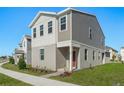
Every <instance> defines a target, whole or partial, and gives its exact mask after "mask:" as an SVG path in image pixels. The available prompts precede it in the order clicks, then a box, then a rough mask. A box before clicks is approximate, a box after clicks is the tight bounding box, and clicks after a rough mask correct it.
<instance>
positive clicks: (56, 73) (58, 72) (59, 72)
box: [41, 69, 64, 78]
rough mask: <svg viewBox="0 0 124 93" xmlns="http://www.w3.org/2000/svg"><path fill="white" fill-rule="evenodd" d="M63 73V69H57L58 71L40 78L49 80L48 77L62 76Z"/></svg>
mask: <svg viewBox="0 0 124 93" xmlns="http://www.w3.org/2000/svg"><path fill="white" fill-rule="evenodd" d="M63 73H64V69H58V71H57V72H55V73H51V74H46V75H42V76H41V77H44V78H49V77H52V76H58V75H60V74H63Z"/></svg>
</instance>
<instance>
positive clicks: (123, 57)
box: [121, 49, 124, 61]
mask: <svg viewBox="0 0 124 93" xmlns="http://www.w3.org/2000/svg"><path fill="white" fill-rule="evenodd" d="M121 60H122V61H124V49H121Z"/></svg>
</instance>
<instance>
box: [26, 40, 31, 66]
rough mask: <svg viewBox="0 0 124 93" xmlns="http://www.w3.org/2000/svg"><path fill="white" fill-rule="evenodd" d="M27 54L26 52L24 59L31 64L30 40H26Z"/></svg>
mask: <svg viewBox="0 0 124 93" xmlns="http://www.w3.org/2000/svg"><path fill="white" fill-rule="evenodd" d="M26 44H27V54H26V60H27V64H31V40H27V43H26Z"/></svg>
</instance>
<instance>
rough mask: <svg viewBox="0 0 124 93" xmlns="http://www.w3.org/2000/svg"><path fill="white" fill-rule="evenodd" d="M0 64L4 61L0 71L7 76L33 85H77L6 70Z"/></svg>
mask: <svg viewBox="0 0 124 93" xmlns="http://www.w3.org/2000/svg"><path fill="white" fill-rule="evenodd" d="M2 64H4V63H0V73H3V74H5V75H7V76H10V77H12V78H15V79H17V80H21V81H23V82H26V83H29V84H31V85H34V86H78V85H75V84H71V83H66V82H61V81H57V80H51V79H47V78H43V77H38V76H33V75H29V74H24V73H20V72H15V71H11V70H7V69H4V68H2V67H1V65H2Z"/></svg>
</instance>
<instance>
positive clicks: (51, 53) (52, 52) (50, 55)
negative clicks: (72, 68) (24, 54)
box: [32, 45, 56, 71]
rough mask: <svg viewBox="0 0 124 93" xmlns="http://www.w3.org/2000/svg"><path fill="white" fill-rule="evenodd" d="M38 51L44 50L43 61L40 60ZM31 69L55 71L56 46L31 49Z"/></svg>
mask: <svg viewBox="0 0 124 93" xmlns="http://www.w3.org/2000/svg"><path fill="white" fill-rule="evenodd" d="M40 49H44V61H41V60H40ZM32 67H34V68H40V69H45V68H46V69H48V70H52V71H56V45H49V46H40V47H33V48H32Z"/></svg>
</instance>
